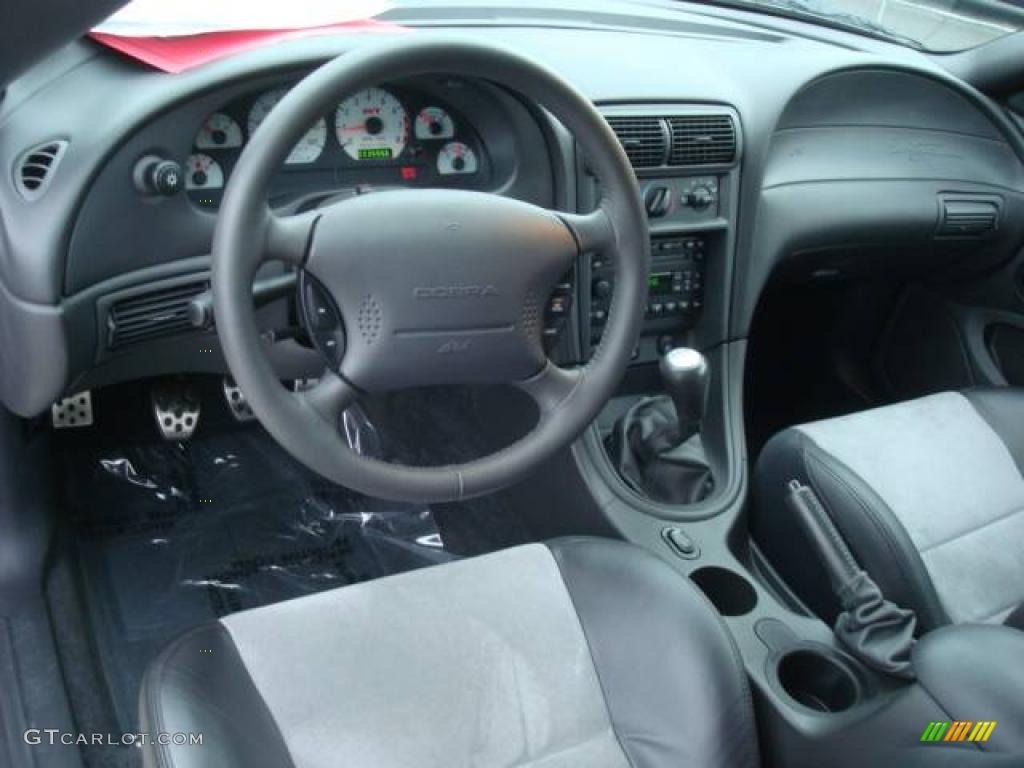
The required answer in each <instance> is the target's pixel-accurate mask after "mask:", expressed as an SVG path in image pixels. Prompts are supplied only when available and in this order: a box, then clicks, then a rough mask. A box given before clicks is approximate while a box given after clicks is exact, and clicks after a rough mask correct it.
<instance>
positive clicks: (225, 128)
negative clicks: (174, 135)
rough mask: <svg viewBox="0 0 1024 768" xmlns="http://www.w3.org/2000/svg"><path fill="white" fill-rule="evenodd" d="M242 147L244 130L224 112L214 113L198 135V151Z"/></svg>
mask: <svg viewBox="0 0 1024 768" xmlns="http://www.w3.org/2000/svg"><path fill="white" fill-rule="evenodd" d="M240 146H242V128H241V126H240V125H239V124H238V123H236V122H235V120H234V119H233V118H231V117H228V116H227V115H225V114H224V113H223V112H214V113H213V114H212V115H210V116H209V117H208V118H206V122H205V123H203V127H202V128H200V129H199V133H198V134H196V148H197V149H233V148H235V147H240Z"/></svg>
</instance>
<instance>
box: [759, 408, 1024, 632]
mask: <svg viewBox="0 0 1024 768" xmlns="http://www.w3.org/2000/svg"><path fill="white" fill-rule="evenodd" d="M792 479H796V480H799V481H800V482H801V483H803V484H805V485H809V486H810V487H811V488H813V489H814V491H815V492H816V493H817V495H818V497H819V498H820V500H821V502H822V504H823V505H824V506H825V508H826V509H827V510H828V512H829V514H830V515H831V517H832V519H833V520H834V522H835V524H836V526H837V527H838V528H839V530H840V531H841V533H842V534H843V536H844V537H845V539H846V541H847V543H848V544H849V546H850V548H851V549H852V551H853V553H854V555H855V556H856V557H857V559H858V560H859V561H860V564H861V566H862V567H863V568H864V569H865V570H866V571H867V572H868V573H869V574H870V575H871V576H872V577H873V578H874V580H875V581H876V582H877V583H878V585H879V586H880V587H881V589H882V591H883V593H884V595H885V596H886V597H887V598H888V599H889V600H891V601H893V602H895V603H897V604H898V605H900V606H902V607H904V608H912V609H914V610H915V611H916V612H917V616H918V627H919V631H920V632H927V631H929V630H931V629H934V628H936V627H938V626H941V625H944V624H949V623H955V624H959V623H967V622H987V623H1002V622H1007V623H1010V624H1014V625H1017V626H1018V628H1021V629H1024V625H1021V624H1020V620H1021V617H1022V615H1024V611H1021V610H1018V608H1019V606H1020V605H1021V603H1022V601H1024V390H1022V389H1012V388H1003V389H972V390H968V391H965V392H962V393H960V392H944V393H941V394H937V395H930V396H928V397H922V398H920V399H917V400H910V401H907V402H903V403H899V404H896V405H891V406H886V407H883V408H876V409H873V410H869V411H864V412H861V413H855V414H851V415H848V416H842V417H839V418H834V419H826V420H824V421H816V422H812V423H809V424H803V425H800V426H796V427H790V428H788V429H786V430H784V431H782V432H780V433H779V434H777V435H775V436H774V437H773V438H772V439H771V440H770V441H769V442H768V444H767V445H766V446H765V448H764V450H763V452H762V453H761V456H760V458H759V459H758V462H757V467H756V469H755V472H754V479H753V509H752V512H751V532H752V534H753V536H754V539H755V541H756V542H757V544H758V546H759V547H760V548H761V550H762V552H763V554H764V555H765V556H766V557H767V559H768V560H769V562H770V563H771V564H772V565H773V566H774V568H775V569H776V570H777V571H778V572H779V574H780V575H781V576H782V578H783V579H784V580H785V581H786V583H787V584H788V585H789V586H790V588H791V589H793V590H794V591H795V592H796V594H797V595H798V596H799V597H800V598H801V599H802V600H803V601H804V602H805V603H806V604H807V606H808V607H809V608H811V609H812V610H813V611H814V612H815V613H817V614H818V615H819V616H821V617H822V618H824V619H826V620H828V621H832V620H833V619H834V618H835V615H836V613H837V612H838V610H839V608H838V604H837V602H836V600H835V598H834V597H833V596H832V593H831V590H830V588H829V581H828V577H827V576H826V575H825V572H824V571H823V570H822V568H821V567H820V564H819V562H818V560H817V557H816V555H815V554H814V553H813V552H812V551H811V549H810V546H809V544H808V541H807V539H806V538H805V536H804V535H803V531H802V529H801V528H800V527H799V524H798V522H797V520H796V519H795V518H794V516H793V515H792V514H791V513H790V511H789V509H788V508H787V506H786V503H785V497H786V493H787V483H788V482H789V481H790V480H792Z"/></svg>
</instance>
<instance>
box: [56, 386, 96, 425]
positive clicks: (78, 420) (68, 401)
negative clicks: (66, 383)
mask: <svg viewBox="0 0 1024 768" xmlns="http://www.w3.org/2000/svg"><path fill="white" fill-rule="evenodd" d="M50 420H51V422H52V423H53V428H54V429H71V428H73V427H91V426H92V423H93V420H92V392H90V391H89V390H85V392H78V393H77V394H74V395H72V396H71V397H65V398H64V399H63V400H58V401H57V402H56V403H54V404H53V405H52V406H50Z"/></svg>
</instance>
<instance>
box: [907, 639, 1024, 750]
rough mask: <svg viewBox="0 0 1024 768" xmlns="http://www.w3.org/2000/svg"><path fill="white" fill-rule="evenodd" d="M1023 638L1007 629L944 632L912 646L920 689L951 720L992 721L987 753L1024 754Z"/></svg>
mask: <svg viewBox="0 0 1024 768" xmlns="http://www.w3.org/2000/svg"><path fill="white" fill-rule="evenodd" d="M1022 659H1024V633H1022V632H1020V631H1019V630H1016V629H1010V628H1009V627H1002V626H999V625H986V624H959V625H956V626H949V627H942V628H941V629H938V630H936V631H934V632H931V633H929V634H927V635H925V636H924V637H923V638H921V639H920V640H919V641H918V642H917V644H916V645H915V646H914V653H913V662H914V670H915V671H916V672H917V679H918V683H919V684H920V685H921V686H922V687H923V688H924V689H925V690H926V691H927V692H928V694H929V695H930V696H931V697H932V698H933V699H934V700H935V701H936V703H938V704H939V706H941V707H942V709H944V710H945V711H946V713H947V714H948V715H949V719H950V720H968V721H973V722H978V721H979V720H994V721H996V723H997V725H996V727H995V729H994V730H993V731H992V735H991V736H990V737H989V740H988V741H987V742H984V743H981V744H978V745H977V746H978V747H979V748H980V749H982V750H986V751H991V752H1012V753H1015V755H1016V758H1017V760H1021V755H1022V754H1024V696H1022V695H1021V693H1022V692H1024V664H1021V660H1022Z"/></svg>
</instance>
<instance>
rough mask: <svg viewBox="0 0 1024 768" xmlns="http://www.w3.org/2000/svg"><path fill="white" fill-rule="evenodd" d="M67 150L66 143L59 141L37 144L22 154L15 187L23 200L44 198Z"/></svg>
mask: <svg viewBox="0 0 1024 768" xmlns="http://www.w3.org/2000/svg"><path fill="white" fill-rule="evenodd" d="M67 148H68V143H67V142H66V141H64V140H62V139H57V140H54V141H47V142H45V143H43V144H37V145H36V146H34V147H30V148H29V149H27V150H25V151H24V152H22V153H21V156H20V157H19V158H18V162H17V163H16V164H15V169H14V186H15V188H16V189H17V190H18V194H20V195H21V196H22V198H24V199H25V200H27V201H29V202H31V201H33V200H37V199H39V198H40V197H42V195H43V193H44V192H45V191H46V188H47V187H48V186H49V185H50V181H51V180H52V179H53V174H54V172H55V171H56V170H57V164H58V163H59V162H60V159H61V157H63V156H64V151H65V150H66V149H67Z"/></svg>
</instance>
